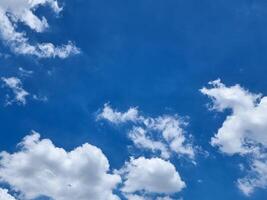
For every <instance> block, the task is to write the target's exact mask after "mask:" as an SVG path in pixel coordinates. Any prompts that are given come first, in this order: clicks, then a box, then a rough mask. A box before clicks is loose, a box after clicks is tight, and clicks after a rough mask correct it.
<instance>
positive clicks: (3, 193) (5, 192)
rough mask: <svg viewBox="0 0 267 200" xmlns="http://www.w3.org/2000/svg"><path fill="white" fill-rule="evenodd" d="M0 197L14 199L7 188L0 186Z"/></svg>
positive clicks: (4, 199)
mask: <svg viewBox="0 0 267 200" xmlns="http://www.w3.org/2000/svg"><path fill="white" fill-rule="evenodd" d="M0 199H1V200H16V199H15V198H14V197H13V196H11V195H10V194H9V193H8V190H6V189H2V188H0Z"/></svg>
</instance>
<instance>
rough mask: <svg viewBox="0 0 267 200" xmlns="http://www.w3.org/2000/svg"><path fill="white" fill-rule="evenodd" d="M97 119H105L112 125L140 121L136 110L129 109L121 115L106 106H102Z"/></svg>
mask: <svg viewBox="0 0 267 200" xmlns="http://www.w3.org/2000/svg"><path fill="white" fill-rule="evenodd" d="M97 118H98V119H106V120H108V121H110V122H111V123H114V124H120V123H125V122H129V121H130V122H136V121H138V120H140V116H139V113H138V110H137V108H129V110H128V111H126V112H124V113H122V112H118V111H116V110H113V109H112V108H111V107H110V106H109V105H108V104H105V105H104V108H103V111H102V112H101V113H99V115H98V116H97Z"/></svg>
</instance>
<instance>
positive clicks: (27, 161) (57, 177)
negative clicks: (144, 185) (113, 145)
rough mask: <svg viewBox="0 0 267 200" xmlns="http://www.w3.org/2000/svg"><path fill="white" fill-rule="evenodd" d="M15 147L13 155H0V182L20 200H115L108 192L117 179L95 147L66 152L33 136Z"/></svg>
mask: <svg viewBox="0 0 267 200" xmlns="http://www.w3.org/2000/svg"><path fill="white" fill-rule="evenodd" d="M19 147H20V150H19V151H18V152H15V153H13V154H10V153H7V152H2V153H1V154H0V156H1V157H0V180H1V181H2V182H4V183H6V184H9V185H10V187H11V188H12V190H14V191H17V192H19V193H20V194H21V196H22V197H23V199H34V198H37V197H39V196H47V197H50V198H52V199H55V200H73V199H79V200H88V199H99V200H106V199H110V200H112V199H114V200H115V199H119V198H118V197H117V196H116V195H114V194H113V193H112V190H113V189H114V188H115V187H116V185H117V184H118V183H119V182H120V181H121V179H120V176H119V175H115V174H111V173H109V162H108V160H107V158H106V157H105V155H104V154H103V153H102V151H101V150H100V149H98V148H97V147H95V146H92V145H90V144H87V143H86V144H84V145H82V146H80V147H77V148H76V149H74V150H72V151H70V152H67V151H65V150H64V149H62V148H58V147H56V146H55V145H54V144H53V143H52V142H51V141H50V140H49V139H40V135H39V134H38V133H36V132H33V133H32V135H29V136H26V137H25V138H24V139H23V141H22V142H21V143H20V144H19Z"/></svg>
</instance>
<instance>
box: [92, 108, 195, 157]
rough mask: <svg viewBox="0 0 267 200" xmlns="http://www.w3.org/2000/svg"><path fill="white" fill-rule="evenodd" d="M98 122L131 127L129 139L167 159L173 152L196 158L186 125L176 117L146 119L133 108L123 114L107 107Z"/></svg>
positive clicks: (164, 116) (136, 144)
mask: <svg viewBox="0 0 267 200" xmlns="http://www.w3.org/2000/svg"><path fill="white" fill-rule="evenodd" d="M97 119H98V120H100V119H104V120H107V121H109V122H111V123H113V124H116V125H118V124H126V123H129V124H131V127H132V128H131V129H130V131H129V132H128V137H129V138H130V139H131V140H132V142H133V143H134V145H135V146H136V147H138V148H141V149H146V150H150V151H152V152H153V153H157V152H159V153H160V156H161V157H163V158H165V159H166V158H169V157H170V155H171V153H176V154H177V155H185V156H188V157H189V158H191V159H193V158H194V156H195V152H194V148H193V146H192V144H191V142H190V140H189V139H188V138H186V134H185V131H184V129H183V126H185V125H186V123H185V122H184V121H183V120H182V119H181V118H179V117H178V116H176V115H174V116H173V115H163V116H159V117H156V118H152V117H145V116H143V115H140V114H139V111H138V109H137V108H129V110H128V111H126V112H124V113H122V112H118V111H116V110H114V109H112V108H111V107H110V106H109V105H108V104H105V105H104V108H103V110H101V112H100V113H99V114H98V116H97Z"/></svg>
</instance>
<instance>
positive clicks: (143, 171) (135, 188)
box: [120, 157, 186, 199]
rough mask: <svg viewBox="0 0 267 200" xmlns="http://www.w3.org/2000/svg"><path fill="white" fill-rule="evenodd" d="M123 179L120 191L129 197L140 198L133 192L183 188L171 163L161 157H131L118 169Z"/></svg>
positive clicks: (166, 191) (153, 191)
mask: <svg viewBox="0 0 267 200" xmlns="http://www.w3.org/2000/svg"><path fill="white" fill-rule="evenodd" d="M120 174H121V175H122V176H123V177H124V179H125V181H124V184H123V187H122V189H121V190H122V191H123V192H124V193H126V195H127V194H128V195H129V194H130V195H129V196H130V197H131V199H142V197H141V196H138V195H132V193H135V192H145V193H160V194H172V193H176V192H180V191H181V190H182V189H183V188H185V186H186V185H185V183H184V181H183V180H182V179H181V177H180V175H179V173H178V172H177V171H176V169H175V167H174V165H173V164H171V163H170V162H169V161H165V160H163V159H161V158H151V159H146V158H144V157H140V158H137V159H134V158H132V159H131V160H130V161H129V162H127V163H126V164H125V166H124V167H123V168H122V169H121V170H120Z"/></svg>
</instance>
